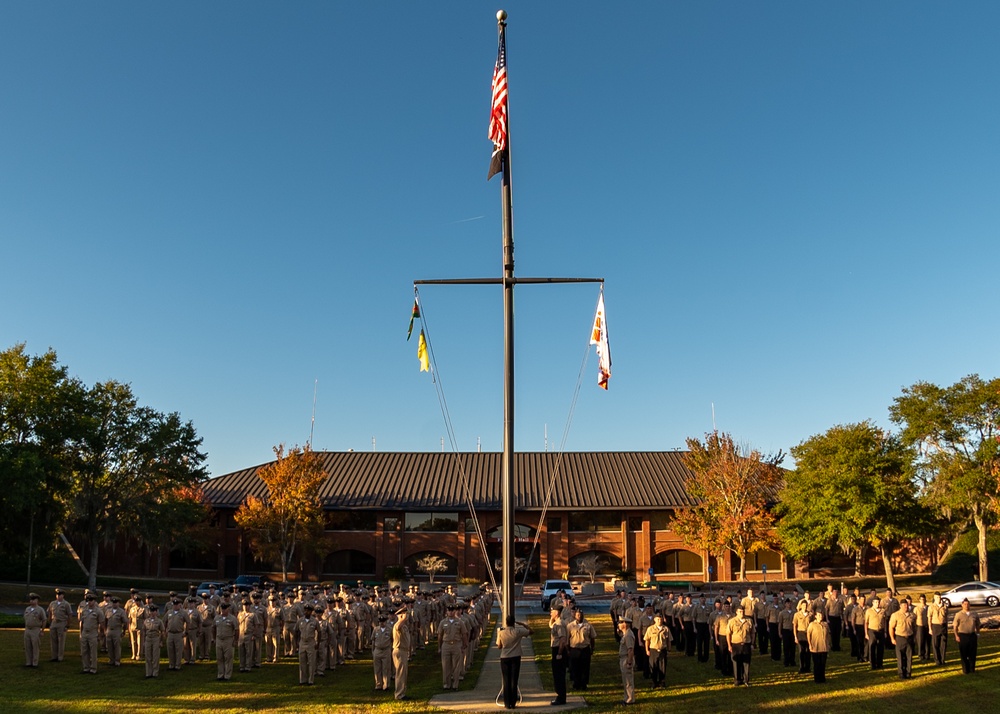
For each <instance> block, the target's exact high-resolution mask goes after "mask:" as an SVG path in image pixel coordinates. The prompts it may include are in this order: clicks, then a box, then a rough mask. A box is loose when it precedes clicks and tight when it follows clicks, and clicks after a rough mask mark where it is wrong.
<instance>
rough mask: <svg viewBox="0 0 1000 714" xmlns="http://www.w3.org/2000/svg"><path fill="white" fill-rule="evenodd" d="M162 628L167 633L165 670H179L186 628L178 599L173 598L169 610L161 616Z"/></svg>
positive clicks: (184, 615) (185, 614)
mask: <svg viewBox="0 0 1000 714" xmlns="http://www.w3.org/2000/svg"><path fill="white" fill-rule="evenodd" d="M163 628H164V630H166V633H167V668H168V669H169V670H171V671H175V670H179V669H180V668H181V660H182V659H183V656H184V633H185V632H187V628H188V618H187V613H186V612H185V611H184V610H183V609H182V608H181V601H180V600H179V599H177V598H174V599H173V601H172V602H171V603H170V609H168V610H167V611H166V612H165V613H164V614H163Z"/></svg>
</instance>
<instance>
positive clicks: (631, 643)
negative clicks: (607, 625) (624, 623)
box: [618, 630, 635, 660]
mask: <svg viewBox="0 0 1000 714" xmlns="http://www.w3.org/2000/svg"><path fill="white" fill-rule="evenodd" d="M633 657H635V633H633V632H632V630H625V634H624V635H622V639H621V642H619V643H618V659H625V660H630V659H632V658H633Z"/></svg>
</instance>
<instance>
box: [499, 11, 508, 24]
mask: <svg viewBox="0 0 1000 714" xmlns="http://www.w3.org/2000/svg"><path fill="white" fill-rule="evenodd" d="M506 19H507V11H506V10H497V22H503V21H504V20H506Z"/></svg>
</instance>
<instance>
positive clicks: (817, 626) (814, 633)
mask: <svg viewBox="0 0 1000 714" xmlns="http://www.w3.org/2000/svg"><path fill="white" fill-rule="evenodd" d="M806 642H807V643H808V644H809V651H810V652H829V651H830V626H829V625H827V624H826V623H825V622H815V621H814V622H810V623H809V628H808V629H807V630H806Z"/></svg>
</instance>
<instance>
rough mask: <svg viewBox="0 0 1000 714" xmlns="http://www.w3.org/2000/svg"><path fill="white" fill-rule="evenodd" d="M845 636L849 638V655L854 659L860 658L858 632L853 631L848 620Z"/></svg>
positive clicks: (852, 626)
mask: <svg viewBox="0 0 1000 714" xmlns="http://www.w3.org/2000/svg"><path fill="white" fill-rule="evenodd" d="M847 637H848V638H849V639H850V640H851V657H853V658H854V659H860V657H861V656H860V655H859V654H858V650H859V649H860V648H859V647H858V634H857V632H855V631H854V625H853V624H852V623H850V622H848V623H847Z"/></svg>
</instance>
